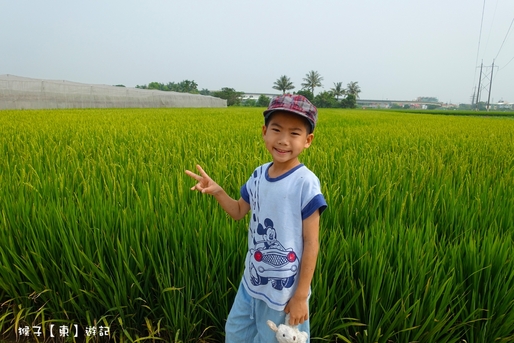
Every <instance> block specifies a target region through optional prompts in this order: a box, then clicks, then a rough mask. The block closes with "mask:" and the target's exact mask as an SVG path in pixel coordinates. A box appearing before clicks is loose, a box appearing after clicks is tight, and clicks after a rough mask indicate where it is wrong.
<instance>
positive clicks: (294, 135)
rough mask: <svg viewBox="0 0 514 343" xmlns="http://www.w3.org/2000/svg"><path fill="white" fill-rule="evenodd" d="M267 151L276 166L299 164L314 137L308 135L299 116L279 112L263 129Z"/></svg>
mask: <svg viewBox="0 0 514 343" xmlns="http://www.w3.org/2000/svg"><path fill="white" fill-rule="evenodd" d="M262 137H263V138H264V143H265V144H266V149H268V151H269V152H270V154H271V156H272V157H273V162H274V163H275V164H283V165H287V164H291V165H292V166H294V165H295V164H298V155H300V153H301V152H302V151H303V149H306V148H308V147H309V146H310V145H311V143H312V139H313V138H314V135H313V134H312V133H310V134H308V133H307V127H306V122H305V121H304V120H303V119H302V118H301V117H300V116H299V115H297V114H294V113H289V112H285V111H277V112H274V113H273V114H272V117H271V120H270V121H269V123H268V126H267V127H266V125H264V126H263V127H262Z"/></svg>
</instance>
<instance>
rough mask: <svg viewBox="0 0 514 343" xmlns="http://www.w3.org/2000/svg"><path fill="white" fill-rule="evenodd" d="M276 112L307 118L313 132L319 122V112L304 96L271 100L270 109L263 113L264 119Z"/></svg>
mask: <svg viewBox="0 0 514 343" xmlns="http://www.w3.org/2000/svg"><path fill="white" fill-rule="evenodd" d="M275 111H286V112H291V113H295V114H298V115H300V116H302V117H304V118H307V120H308V121H309V123H310V124H311V126H312V130H313V131H314V127H315V126H316V121H317V120H318V110H317V109H316V107H315V106H314V105H313V104H311V102H310V101H309V100H307V98H306V97H304V96H303V95H293V94H284V95H280V96H277V97H275V98H273V99H271V101H270V104H269V106H268V109H267V110H266V111H264V112H263V114H264V118H268V116H269V115H270V114H271V113H273V112H275Z"/></svg>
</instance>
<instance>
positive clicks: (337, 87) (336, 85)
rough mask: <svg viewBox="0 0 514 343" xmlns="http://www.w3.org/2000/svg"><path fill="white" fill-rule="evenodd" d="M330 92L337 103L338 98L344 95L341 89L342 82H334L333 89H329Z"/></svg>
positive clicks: (344, 91) (344, 90) (343, 90)
mask: <svg viewBox="0 0 514 343" xmlns="http://www.w3.org/2000/svg"><path fill="white" fill-rule="evenodd" d="M330 91H331V92H332V94H334V96H335V97H336V100H337V101H339V97H340V96H343V95H345V93H346V89H344V88H343V83H342V82H338V83H335V82H334V88H330Z"/></svg>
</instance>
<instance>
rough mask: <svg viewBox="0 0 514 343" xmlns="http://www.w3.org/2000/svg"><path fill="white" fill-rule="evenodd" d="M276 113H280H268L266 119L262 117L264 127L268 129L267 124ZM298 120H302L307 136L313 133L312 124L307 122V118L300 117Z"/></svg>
mask: <svg viewBox="0 0 514 343" xmlns="http://www.w3.org/2000/svg"><path fill="white" fill-rule="evenodd" d="M278 112H280V111H273V112H272V113H270V114H268V115H267V116H266V117H264V125H265V126H266V127H268V125H269V122H270V121H271V118H272V117H273V115H274V114H275V113H278ZM284 112H287V111H284ZM289 113H293V112H289ZM300 118H301V119H302V121H303V123H304V124H305V129H306V130H307V135H310V134H311V133H312V132H313V131H312V130H313V129H312V124H311V123H310V121H308V120H307V118H304V117H300Z"/></svg>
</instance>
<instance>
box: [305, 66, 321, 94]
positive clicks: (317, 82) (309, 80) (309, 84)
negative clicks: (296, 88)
mask: <svg viewBox="0 0 514 343" xmlns="http://www.w3.org/2000/svg"><path fill="white" fill-rule="evenodd" d="M303 80H304V81H305V82H304V83H302V87H303V88H307V89H310V91H311V93H312V95H313V96H314V88H316V87H321V86H322V84H321V81H323V77H321V75H320V74H319V73H318V72H317V71H314V70H311V71H310V72H308V73H307V74H306V75H305V77H304V78H303Z"/></svg>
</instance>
